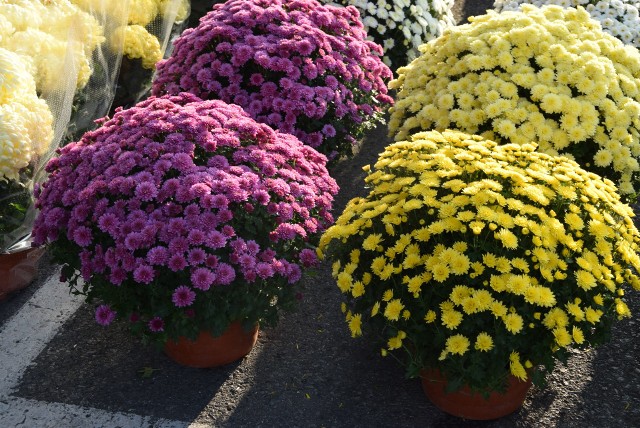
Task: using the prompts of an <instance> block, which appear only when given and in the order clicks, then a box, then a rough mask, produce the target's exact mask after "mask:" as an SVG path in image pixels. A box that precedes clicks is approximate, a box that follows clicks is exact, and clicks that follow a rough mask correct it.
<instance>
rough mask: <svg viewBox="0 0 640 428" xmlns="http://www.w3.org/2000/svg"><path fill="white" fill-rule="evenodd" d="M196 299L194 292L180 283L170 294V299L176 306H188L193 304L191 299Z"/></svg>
mask: <svg viewBox="0 0 640 428" xmlns="http://www.w3.org/2000/svg"><path fill="white" fill-rule="evenodd" d="M195 299H196V293H195V292H194V291H193V290H192V289H190V288H189V287H187V286H186V285H181V286H179V287H178V288H176V290H175V291H174V292H173V295H172V296H171V301H172V302H173V304H174V305H176V307H178V308H184V307H185V306H190V305H191V304H193V301H194V300H195Z"/></svg>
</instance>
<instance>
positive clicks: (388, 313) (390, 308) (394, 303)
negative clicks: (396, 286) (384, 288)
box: [384, 299, 404, 321]
mask: <svg viewBox="0 0 640 428" xmlns="http://www.w3.org/2000/svg"><path fill="white" fill-rule="evenodd" d="M402 309H404V305H403V304H402V301H401V300H400V299H393V300H391V301H390V302H389V303H387V306H386V307H385V309H384V316H385V318H387V319H388V320H391V321H398V319H399V318H400V313H401V312H402Z"/></svg>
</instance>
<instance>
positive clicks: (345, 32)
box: [153, 0, 393, 162]
mask: <svg viewBox="0 0 640 428" xmlns="http://www.w3.org/2000/svg"><path fill="white" fill-rule="evenodd" d="M366 36H367V35H366V33H365V31H364V29H363V25H362V22H361V21H360V20H359V15H358V11H357V9H356V8H354V7H348V8H338V7H332V6H322V5H321V4H320V3H318V2H317V1H315V0H295V1H288V0H250V1H246V0H242V1H240V0H230V1H227V2H225V3H223V4H217V5H215V6H214V8H213V10H212V11H211V12H209V13H208V14H207V15H206V16H204V17H203V18H201V20H200V25H199V26H198V27H197V28H195V29H188V30H186V31H185V32H184V33H183V34H182V36H181V37H180V38H178V39H177V40H176V41H175V44H174V46H175V47H174V50H173V53H172V55H171V56H170V57H169V58H168V59H166V60H164V61H161V62H160V63H159V64H158V65H157V73H156V76H155V78H154V83H153V94H154V95H161V94H164V93H169V94H175V93H178V92H182V91H185V92H191V93H194V94H195V95H197V96H199V97H200V98H203V99H221V100H223V101H226V102H228V103H234V104H238V105H240V106H241V107H242V108H244V109H245V110H246V111H247V112H248V113H249V114H250V115H251V117H253V118H254V119H256V120H257V121H258V122H261V123H266V124H268V125H270V126H271V127H273V128H275V129H278V130H280V131H282V132H286V133H290V134H293V135H295V136H296V137H298V138H299V139H300V140H301V141H302V142H304V143H306V144H308V145H310V146H311V147H313V148H316V149H317V150H318V151H320V152H321V153H323V154H325V155H327V157H328V158H329V160H330V161H331V162H333V161H334V160H337V159H340V158H342V157H348V156H350V155H352V154H353V149H354V145H356V144H357V141H358V139H360V138H361V137H362V136H363V135H364V132H365V131H366V130H367V129H369V128H371V127H372V126H374V125H375V124H376V123H377V122H382V114H383V108H384V107H385V106H386V105H389V104H391V103H392V101H393V100H392V99H391V97H389V96H388V95H387V86H386V82H387V81H389V80H390V79H391V77H392V74H391V71H390V70H389V68H388V67H387V66H386V65H385V64H384V63H383V62H382V60H381V56H382V48H381V47H380V46H379V45H376V44H375V43H373V42H370V41H368V40H367V39H366Z"/></svg>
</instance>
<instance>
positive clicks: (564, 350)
mask: <svg viewBox="0 0 640 428" xmlns="http://www.w3.org/2000/svg"><path fill="white" fill-rule="evenodd" d="M367 170H369V169H368V168H367ZM365 181H366V183H367V186H368V187H369V188H370V189H371V190H370V192H369V194H368V195H367V196H366V197H364V198H355V199H353V200H351V201H350V202H349V203H348V204H347V207H346V208H345V209H344V212H343V213H342V214H341V215H340V217H339V218H338V219H337V220H336V223H335V225H334V226H332V227H331V228H329V229H328V230H327V231H326V232H325V233H324V234H323V236H322V238H321V240H320V247H319V253H320V255H321V256H323V257H325V258H328V259H329V260H330V261H332V262H333V276H334V277H335V279H336V280H337V284H338V287H339V288H340V290H341V291H342V293H343V294H344V299H345V303H343V310H344V311H345V313H346V321H347V323H348V325H349V328H350V330H351V333H352V335H353V336H354V337H359V336H361V335H363V332H367V331H369V332H371V333H372V336H371V335H366V336H365V337H373V338H374V339H375V340H376V341H377V343H379V345H380V346H381V348H379V349H381V352H382V354H383V355H387V354H388V355H393V356H394V357H396V358H397V359H398V360H399V361H400V362H402V363H403V364H405V365H406V368H407V374H408V375H409V376H419V375H420V376H422V378H423V385H424V387H425V392H427V395H428V396H429V397H430V398H431V399H432V400H433V401H434V403H435V404H437V405H438V406H441V407H442V408H443V409H444V410H446V411H448V412H451V413H453V414H456V415H458V416H462V417H465V418H474V419H489V418H495V417H499V416H502V415H504V414H506V413H509V412H511V411H514V410H516V409H517V408H518V407H519V406H520V405H521V404H522V401H523V400H524V398H525V395H526V392H527V387H528V385H530V381H531V379H533V381H534V382H535V383H541V382H542V381H543V378H544V375H545V373H548V372H550V371H551V370H553V368H554V364H555V363H556V360H560V361H563V360H565V359H566V358H567V355H568V352H569V350H570V349H583V348H586V347H589V346H595V345H598V344H600V343H602V342H603V341H604V340H606V338H607V336H608V334H609V333H610V329H611V326H612V324H613V323H614V322H615V321H616V320H618V319H620V318H623V317H628V316H629V315H630V313H629V308H628V306H627V304H626V303H625V290H627V289H630V288H631V287H633V289H635V290H639V289H640V279H639V278H638V269H639V268H640V259H639V257H638V254H637V251H638V243H639V241H640V234H639V232H638V230H637V229H636V227H635V226H634V224H633V222H632V219H631V216H632V213H631V209H630V208H629V207H628V206H627V205H625V204H623V203H621V202H620V197H619V195H618V194H617V192H616V189H615V186H614V185H613V183H612V182H611V181H609V180H606V179H602V178H600V177H599V176H597V175H595V174H593V173H590V172H586V171H585V170H583V169H581V168H580V167H579V166H578V165H577V164H576V163H575V162H574V161H572V160H570V159H568V158H565V157H562V156H551V155H547V154H543V153H539V152H536V151H535V145H533V144H524V145H517V144H507V145H498V144H497V143H495V142H492V141H490V140H485V139H483V138H482V137H480V136H470V135H468V134H465V133H462V132H458V131H445V132H442V133H439V132H436V131H430V132H423V133H418V134H415V135H413V136H412V137H411V140H410V141H402V142H397V143H394V144H391V145H389V146H388V147H387V148H386V149H385V151H384V153H382V154H381V155H380V157H379V159H378V162H377V163H376V164H375V168H374V169H373V170H370V171H369V174H368V177H367V178H366V180H365ZM363 336H364V335H363ZM443 379H445V380H446V381H443ZM527 382H528V383H527ZM445 385H446V387H445ZM462 386H465V388H464V389H462V390H460V391H458V393H457V394H449V395H447V394H444V395H442V394H439V393H440V392H444V390H445V389H446V390H447V391H452V390H456V389H458V388H460V387H462ZM511 389H515V390H517V391H518V393H519V397H518V399H516V400H515V401H513V402H511V403H510V404H508V405H504V403H496V400H498V399H499V398H507V397H508V395H505V396H503V395H502V394H501V392H502V393H504V392H505V391H509V390H511ZM461 396H462V397H466V399H471V400H472V401H473V406H475V408H472V409H464V408H462V409H457V408H455V407H453V406H452V402H453V401H455V400H456V399H457V398H459V397H461ZM487 402H488V403H490V405H489V406H488V408H487V406H486V404H487ZM483 405H484V407H483ZM486 411H489V413H487V412H486ZM492 412H493V413H492Z"/></svg>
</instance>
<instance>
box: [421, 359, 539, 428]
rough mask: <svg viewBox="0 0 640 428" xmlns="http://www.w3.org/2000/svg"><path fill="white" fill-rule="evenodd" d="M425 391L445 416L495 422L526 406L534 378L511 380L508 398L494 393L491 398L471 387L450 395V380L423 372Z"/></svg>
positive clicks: (435, 373)
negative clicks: (473, 390)
mask: <svg viewBox="0 0 640 428" xmlns="http://www.w3.org/2000/svg"><path fill="white" fill-rule="evenodd" d="M421 379H422V388H423V390H424V393H425V394H426V396H427V398H429V400H431V402H432V403H433V404H434V405H435V406H436V407H438V408H440V409H441V410H443V411H444V412H447V413H449V414H451V415H454V416H458V417H460V418H464V419H473V420H491V419H498V418H501V417H503V416H506V415H508V414H510V413H513V412H515V411H516V410H518V409H519V408H520V407H521V406H522V404H523V403H524V399H525V397H526V396H527V392H528V391H529V388H531V377H530V376H529V379H528V380H527V381H526V382H523V381H521V380H519V379H517V378H515V377H513V376H509V380H508V385H507V390H506V391H505V393H504V394H501V393H499V392H492V393H491V394H489V396H488V398H484V397H483V396H482V394H479V393H474V392H472V391H471V389H469V387H468V386H463V387H462V388H461V389H459V390H457V391H455V392H450V393H447V392H446V391H445V388H446V386H447V379H446V378H445V377H444V376H442V374H441V373H440V371H438V370H423V371H422V372H421Z"/></svg>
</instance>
